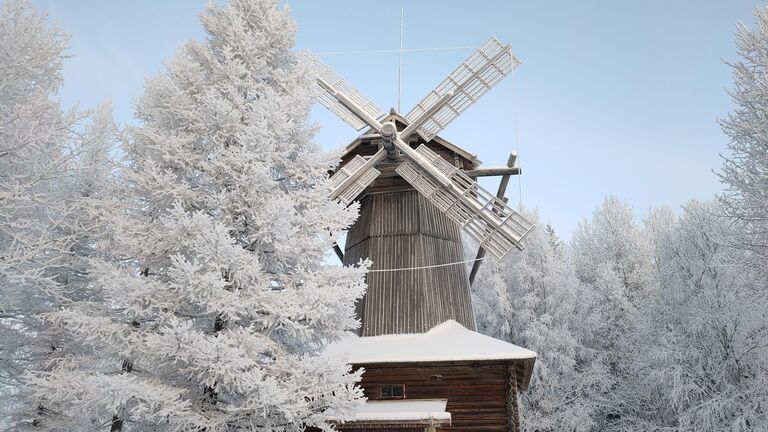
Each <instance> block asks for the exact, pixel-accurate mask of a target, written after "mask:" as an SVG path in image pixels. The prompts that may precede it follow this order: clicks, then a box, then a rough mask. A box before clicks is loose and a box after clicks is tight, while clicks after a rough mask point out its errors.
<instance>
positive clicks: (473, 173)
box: [464, 167, 523, 178]
mask: <svg viewBox="0 0 768 432" xmlns="http://www.w3.org/2000/svg"><path fill="white" fill-rule="evenodd" d="M522 172H523V170H522V169H521V168H520V167H493V168H478V169H473V170H466V171H464V174H466V175H468V176H470V177H472V178H477V177H493V176H507V177H509V176H513V175H520V174H522Z"/></svg>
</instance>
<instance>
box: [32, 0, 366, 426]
mask: <svg viewBox="0 0 768 432" xmlns="http://www.w3.org/2000/svg"><path fill="white" fill-rule="evenodd" d="M201 21H202V24H203V27H204V29H205V31H206V33H207V37H206V38H205V40H204V41H202V42H196V41H191V42H188V43H186V44H185V45H183V46H182V47H181V48H180V49H179V50H178V52H177V53H176V55H175V56H174V58H173V60H172V61H171V62H170V63H169V64H168V67H167V70H166V71H165V72H164V73H163V74H162V75H161V76H159V77H156V78H153V79H151V80H149V81H148V82H147V84H146V90H145V94H144V96H143V97H142V98H141V99H140V101H139V102H138V105H137V112H136V114H137V117H138V118H139V119H140V120H141V122H142V125H141V126H140V127H138V128H135V129H133V130H132V131H131V139H130V142H129V143H128V144H127V145H126V147H125V149H126V152H127V161H126V164H127V168H126V169H124V170H122V171H121V172H120V178H121V180H122V181H123V182H124V183H123V188H122V189H121V190H120V191H117V192H116V194H115V199H114V212H113V213H112V214H111V220H110V224H111V226H112V229H111V231H110V237H111V238H110V245H111V247H112V251H111V254H110V256H109V257H105V258H106V259H105V258H101V259H93V260H91V261H90V263H89V277H90V280H91V281H90V284H89V289H91V290H93V291H94V292H95V293H96V295H94V296H93V298H94V301H80V302H76V303H72V304H71V305H69V306H68V307H65V308H62V310H60V311H58V312H55V313H49V314H47V319H48V320H49V322H50V323H51V325H53V326H56V327H57V328H60V329H64V330H67V331H68V332H69V335H70V339H71V340H72V342H71V343H72V344H73V345H76V346H77V347H78V350H77V351H78V353H79V354H78V355H77V356H71V357H69V358H66V359H64V360H62V361H60V362H58V363H57V364H56V365H55V368H54V369H53V370H52V371H45V370H39V371H36V372H35V373H32V374H29V375H28V379H29V382H30V383H31V384H32V385H33V386H34V388H35V389H36V395H37V396H38V397H39V398H41V399H44V400H45V401H47V403H48V404H49V408H48V409H49V410H50V411H52V412H55V415H50V416H48V417H46V419H45V422H44V425H45V426H46V427H47V428H49V429H52V430H71V429H72V428H73V425H74V424H77V422H78V421H81V420H79V419H77V418H75V417H80V418H88V419H90V420H89V421H90V422H92V424H93V425H96V426H98V425H102V426H106V427H109V428H110V429H111V430H169V431H174V430H206V431H225V430H254V431H297V432H298V431H303V430H304V429H305V428H306V427H308V426H315V427H319V428H321V429H323V430H330V427H329V426H328V425H327V424H326V419H327V416H328V414H329V412H330V411H331V410H333V411H334V412H335V413H336V414H337V415H344V413H345V412H348V410H349V409H350V408H352V407H354V406H356V405H357V404H358V403H359V398H360V397H361V393H360V391H359V390H358V389H356V388H355V387H354V385H353V384H354V382H355V381H356V380H357V379H358V377H359V375H358V374H355V373H351V372H350V371H349V368H348V366H347V365H346V364H345V361H344V359H332V360H329V359H327V358H322V357H320V356H319V355H318V353H319V351H320V350H321V349H322V347H323V345H324V344H325V343H326V342H328V341H331V340H334V339H336V338H338V337H339V336H340V335H341V334H342V332H343V331H344V330H346V329H351V328H355V327H357V324H358V323H357V321H356V319H355V317H354V302H355V301H356V300H357V299H358V298H359V297H360V296H361V295H362V292H363V289H364V283H363V276H364V273H365V270H366V265H365V264H363V265H362V266H358V267H350V268H341V267H333V266H328V265H326V264H325V262H324V258H325V256H326V254H327V252H328V250H329V249H330V247H331V245H332V243H333V241H334V239H335V236H336V235H337V233H339V232H340V231H341V230H343V229H345V228H346V227H348V226H349V225H350V224H351V223H352V222H353V221H354V218H355V217H356V214H357V208H356V207H350V208H345V207H344V206H343V205H341V204H339V203H337V202H333V201H331V200H330V199H329V198H328V189H327V177H328V170H329V169H331V168H333V167H334V166H335V164H336V163H337V161H338V156H337V155H333V154H324V153H323V152H321V150H320V148H319V146H318V145H317V144H315V143H314V142H313V141H312V137H313V134H314V127H313V126H312V125H310V124H308V114H309V108H310V104H311V99H312V96H313V94H312V92H311V91H310V89H311V88H312V86H311V83H312V82H311V79H310V77H309V76H308V74H307V71H305V70H303V69H302V68H301V67H299V66H297V64H296V61H295V59H294V56H293V54H292V53H291V51H289V49H290V48H291V47H292V45H293V41H294V34H295V24H294V23H293V21H292V20H291V19H290V17H289V12H288V10H286V9H279V8H278V2H277V0H233V1H232V2H231V3H230V4H229V5H228V6H221V5H218V4H216V3H210V4H209V6H208V9H207V11H206V13H205V14H204V15H203V16H202V17H201ZM73 413H77V414H76V416H73V415H72V414H73Z"/></svg>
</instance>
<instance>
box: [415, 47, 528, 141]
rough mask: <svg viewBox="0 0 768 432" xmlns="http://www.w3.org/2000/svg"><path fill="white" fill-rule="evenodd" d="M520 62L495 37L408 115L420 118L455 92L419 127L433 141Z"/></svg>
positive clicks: (509, 48) (421, 132) (426, 137)
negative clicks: (446, 96)
mask: <svg viewBox="0 0 768 432" xmlns="http://www.w3.org/2000/svg"><path fill="white" fill-rule="evenodd" d="M520 63H521V62H520V60H519V59H518V58H517V57H515V55H514V54H512V48H511V47H510V46H509V45H505V44H502V43H501V42H499V40H498V39H496V38H494V37H492V38H490V39H489V40H488V42H486V43H485V44H484V45H483V46H482V47H480V48H479V49H478V50H477V51H475V52H474V53H472V55H471V56H469V58H467V60H465V61H464V62H463V63H462V64H460V65H459V67H457V68H456V70H454V71H453V73H451V74H450V75H448V77H447V78H446V79H445V80H443V82H441V83H440V84H439V85H438V86H437V87H435V89H434V90H432V91H431V92H429V94H427V96H426V97H425V98H424V99H423V100H422V101H421V102H419V103H418V104H416V106H415V107H413V109H412V110H411V111H409V112H408V114H406V115H405V118H406V119H408V120H409V121H410V122H413V121H415V120H416V119H419V118H420V117H421V116H422V115H423V114H424V113H428V112H429V111H430V110H432V109H433V108H435V105H436V104H438V103H439V102H441V100H442V99H443V97H444V96H445V95H447V94H450V93H453V96H452V97H450V98H449V99H448V100H447V101H443V102H442V103H443V106H442V107H440V108H438V109H436V110H435V111H434V112H433V113H432V114H431V115H430V116H429V118H428V119H427V120H426V121H425V122H424V123H423V124H421V125H420V126H419V128H418V129H417V130H416V132H417V133H418V134H419V135H421V137H422V138H424V140H425V141H430V140H431V139H432V138H434V137H435V135H437V134H438V133H439V132H440V131H441V130H443V128H445V126H447V125H448V123H450V122H451V121H453V120H454V119H455V118H456V117H458V116H459V115H460V114H461V113H462V112H464V111H465V110H466V109H467V108H469V107H470V106H471V105H472V104H473V103H475V102H476V101H477V100H478V99H479V98H480V97H481V96H482V95H484V94H485V93H486V92H487V91H488V90H490V89H491V88H493V86H494V85H496V83H498V82H499V81H501V79H502V78H504V77H505V76H507V75H509V73H511V72H512V70H514V69H515V68H516V67H517V66H519V65H520Z"/></svg>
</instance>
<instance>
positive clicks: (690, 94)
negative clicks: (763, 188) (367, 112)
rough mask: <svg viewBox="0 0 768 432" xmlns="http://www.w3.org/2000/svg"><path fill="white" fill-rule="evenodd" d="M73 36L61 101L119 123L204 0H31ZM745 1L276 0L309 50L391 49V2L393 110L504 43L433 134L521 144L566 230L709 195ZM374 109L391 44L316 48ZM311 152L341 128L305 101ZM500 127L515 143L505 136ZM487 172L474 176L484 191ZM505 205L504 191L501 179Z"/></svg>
mask: <svg viewBox="0 0 768 432" xmlns="http://www.w3.org/2000/svg"><path fill="white" fill-rule="evenodd" d="M34 3H35V4H36V5H37V6H38V7H40V8H41V9H43V10H45V11H47V12H48V13H49V15H50V17H51V19H52V21H54V22H55V23H58V24H59V25H60V26H62V27H63V28H64V29H65V30H67V31H68V32H69V33H71V34H72V35H73V38H72V42H71V50H70V54H71V55H73V56H74V57H73V58H72V59H70V60H69V61H68V62H67V63H66V66H65V78H66V84H65V87H64V89H63V90H62V91H61V94H60V95H61V98H62V100H63V102H64V104H66V105H71V104H74V103H76V102H77V101H80V105H81V107H92V106H95V105H96V104H97V103H98V102H99V101H101V100H103V99H104V98H111V99H112V100H113V104H114V107H115V116H116V118H117V119H118V120H119V121H121V122H124V123H125V122H131V121H132V120H131V118H132V108H131V101H132V99H134V98H135V97H137V96H138V95H139V94H140V93H141V92H142V86H143V79H144V76H146V75H152V74H156V73H158V72H159V71H161V70H162V62H163V61H165V60H168V59H169V58H170V57H171V55H172V53H173V50H174V48H175V47H176V46H178V45H179V44H180V43H182V42H183V41H184V40H185V39H189V38H200V37H202V31H201V29H200V26H199V23H198V21H197V13H198V12H199V11H201V10H202V9H203V8H204V5H205V2H204V1H191V0H183V1H181V0H176V1H138V0H131V1H128V0H117V1H110V2H105V1H100V0H80V1H74V0H69V1H64V0H35V1H34ZM760 4H762V3H761V2H759V1H756V0H728V1H725V0H722V1H716V0H705V1H701V0H699V1H690V0H672V1H670V0H645V1H640V0H635V1H607V0H606V1H594V0H582V1H564V0H563V1H537V2H531V1H525V2H524V1H485V2H482V1H472V2H469V1H462V2H460V1H445V0H443V1H426V0H422V1H410V2H409V1H403V0H395V1H389V2H386V3H383V2H374V1H351V0H349V1H341V0H337V1H311V0H296V1H294V2H291V5H292V8H293V11H294V17H295V19H296V20H297V22H298V24H299V28H300V30H299V36H298V41H297V46H298V47H299V48H310V49H312V50H314V51H318V52H323V51H342V52H349V51H358V50H381V49H394V48H397V47H398V44H399V39H398V38H399V26H400V24H399V20H400V9H401V8H404V9H405V48H428V47H455V46H468V47H471V48H470V49H465V50H455V51H444V52H428V53H406V54H405V70H404V83H403V97H402V111H403V112H407V111H408V110H409V109H410V108H411V106H412V105H413V104H414V103H416V102H418V101H419V100H420V99H421V98H422V97H423V95H424V94H425V93H426V92H428V91H429V90H430V89H432V87H433V86H434V85H435V84H437V83H438V82H440V81H441V80H442V79H443V78H444V77H445V75H447V74H448V73H450V72H451V71H452V70H453V68H454V67H455V66H456V65H457V64H458V63H459V62H460V61H462V60H463V59H464V58H465V57H466V56H467V55H469V54H470V52H471V51H472V50H473V49H474V48H475V47H477V46H479V45H480V44H482V43H483V42H484V41H485V40H486V39H487V38H488V37H489V36H491V35H495V36H496V37H498V38H499V39H502V40H503V41H506V42H509V43H511V44H512V47H513V50H514V51H515V53H516V54H517V55H518V56H519V57H520V58H521V59H522V61H523V65H522V66H521V67H520V68H519V69H518V70H517V72H516V73H515V75H514V77H511V78H508V79H507V80H505V81H504V82H502V84H500V85H498V86H497V87H496V88H494V89H493V91H492V92H490V93H489V94H487V95H486V96H485V97H484V98H482V99H481V100H480V101H479V102H478V103H477V104H476V105H475V106H473V107H472V108H470V109H469V111H467V112H466V113H465V114H463V115H462V116H461V117H460V118H459V119H457V120H456V121H455V122H454V123H453V124H451V125H450V126H449V127H448V128H447V129H446V130H445V131H444V132H443V133H442V134H441V135H442V136H443V137H444V138H447V139H449V140H451V141H453V142H454V143H456V144H458V145H460V146H462V147H464V148H466V149H467V150H469V151H471V152H473V153H477V154H478V156H479V157H480V159H481V160H482V161H483V162H484V163H485V164H488V165H497V164H503V163H504V162H506V159H507V155H508V153H509V151H510V150H512V149H514V148H515V147H516V145H517V144H519V148H520V163H521V165H522V167H523V170H524V175H523V176H522V178H521V180H522V200H523V203H524V204H525V205H526V206H528V207H537V208H539V210H540V214H541V216H542V219H543V220H544V221H545V222H551V223H552V224H553V225H554V226H555V227H556V228H557V229H558V231H559V232H560V233H561V235H563V236H564V237H566V238H567V237H569V236H570V234H571V233H572V231H573V230H574V228H575V226H576V223H577V221H578V220H579V219H581V218H583V217H587V216H589V215H590V214H591V212H592V210H593V209H594V207H595V206H597V205H598V204H599V203H600V202H601V201H602V199H603V197H604V196H606V195H609V194H612V195H616V196H618V197H620V198H624V199H626V200H628V201H629V202H630V204H631V205H632V206H633V207H634V208H635V210H636V211H637V212H638V214H642V213H645V211H646V210H648V209H649V208H651V207H653V206H658V205H661V204H668V205H670V206H672V207H674V208H679V206H680V205H682V204H684V203H685V202H686V201H687V200H689V199H691V198H700V199H708V198H710V197H712V196H713V195H714V194H715V193H717V192H718V191H719V190H720V188H721V186H720V184H719V182H718V180H717V178H716V176H715V175H714V174H713V173H712V170H713V169H717V168H718V167H719V166H720V159H719V157H718V153H720V152H722V151H724V149H725V145H726V143H727V140H726V138H725V137H724V136H723V134H722V133H721V131H720V129H719V126H718V125H717V118H719V117H723V116H724V115H725V114H726V113H727V112H728V110H729V109H730V108H731V103H730V101H729V99H728V96H727V95H726V93H725V89H726V88H729V87H730V86H731V77H730V71H729V68H728V67H727V66H726V65H725V64H723V62H722V60H723V59H724V60H734V59H735V58H736V54H735V45H734V42H733V39H734V38H733V33H734V30H735V28H736V22H738V21H743V22H746V23H748V24H751V23H752V12H753V10H754V8H755V7H757V6H758V5H760ZM323 58H324V60H326V61H327V62H328V63H329V64H330V65H331V66H332V67H334V68H335V69H336V70H337V71H338V72H339V73H340V74H342V75H343V76H345V77H347V78H348V79H349V81H350V82H352V83H353V84H354V85H355V86H357V87H358V88H359V89H360V90H361V91H362V92H363V93H365V94H366V95H368V96H369V97H370V98H372V99H373V100H374V101H375V102H377V103H378V104H379V105H380V106H381V107H382V108H384V109H388V108H389V107H390V106H394V105H395V103H396V96H397V95H396V89H397V54H358V55H352V54H342V55H327V56H323ZM313 115H314V116H315V118H316V120H317V121H319V122H321V123H322V124H323V127H324V128H323V130H322V131H321V133H320V134H319V135H318V137H317V140H318V141H319V142H320V143H322V144H323V145H324V146H325V147H326V148H332V147H337V146H340V145H343V144H346V143H347V142H349V141H351V140H352V139H353V138H354V137H355V134H356V133H355V131H354V130H352V129H351V128H350V127H349V126H347V125H346V124H345V123H343V122H341V121H340V120H338V119H336V118H335V117H333V116H332V115H330V114H328V113H327V112H325V111H324V110H323V109H322V108H318V109H316V110H315V111H314V114H313ZM515 123H516V124H517V135H518V137H519V139H518V140H516V139H515V127H514V125H515ZM496 183H497V180H493V181H487V182H484V184H485V185H486V186H487V187H488V188H489V189H494V190H495V188H496ZM508 196H509V197H510V202H512V203H516V202H517V201H518V199H519V194H518V187H517V182H516V181H515V182H512V184H511V187H510V190H509V193H508Z"/></svg>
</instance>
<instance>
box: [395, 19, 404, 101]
mask: <svg viewBox="0 0 768 432" xmlns="http://www.w3.org/2000/svg"><path fill="white" fill-rule="evenodd" d="M404 16H405V8H401V9H400V66H399V67H398V70H397V112H400V92H401V89H402V82H403V23H404V22H405V20H404Z"/></svg>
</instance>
